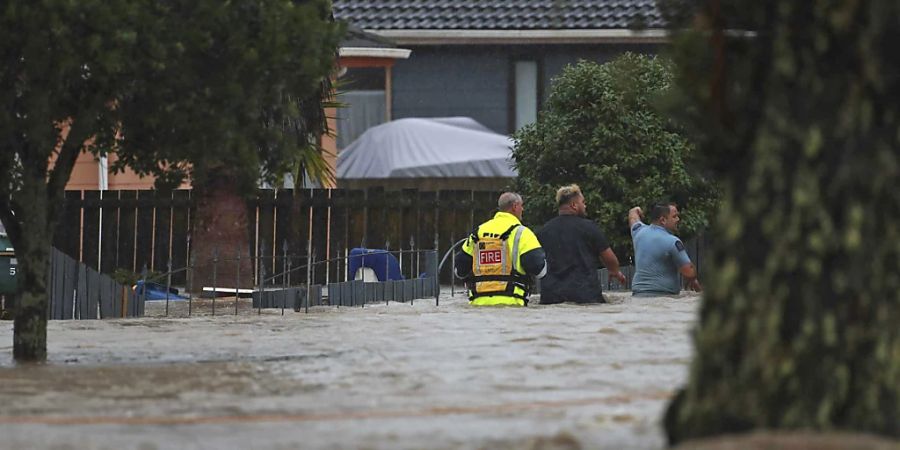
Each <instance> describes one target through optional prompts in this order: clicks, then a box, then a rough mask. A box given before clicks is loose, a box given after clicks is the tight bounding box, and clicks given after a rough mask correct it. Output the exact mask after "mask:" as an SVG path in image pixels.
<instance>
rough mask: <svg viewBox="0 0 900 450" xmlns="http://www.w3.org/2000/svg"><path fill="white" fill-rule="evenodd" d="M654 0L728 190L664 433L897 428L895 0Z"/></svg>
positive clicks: (702, 135) (899, 308) (685, 115)
mask: <svg viewBox="0 0 900 450" xmlns="http://www.w3.org/2000/svg"><path fill="white" fill-rule="evenodd" d="M720 3H721V4H720ZM662 4H663V6H664V7H665V8H666V9H667V10H668V11H672V12H677V13H676V14H672V15H671V16H670V20H671V23H672V25H673V26H674V27H676V28H679V29H680V28H684V29H685V30H687V31H685V32H683V33H678V34H677V35H676V39H675V42H674V48H673V50H674V51H673V53H674V55H675V61H676V63H677V65H678V68H679V74H678V82H677V84H678V86H679V88H678V92H680V93H681V95H682V96H683V98H684V99H685V104H686V105H687V107H684V108H681V109H680V110H679V111H677V114H678V115H679V116H680V117H681V119H682V121H683V123H684V124H685V125H686V126H687V127H689V128H690V129H691V130H692V132H693V133H694V135H695V136H696V141H697V142H698V150H699V154H700V155H701V157H702V158H703V160H704V161H706V162H707V163H708V164H709V166H710V167H712V168H713V169H714V170H715V171H716V172H717V173H718V174H721V183H722V190H723V200H722V202H721V208H720V210H719V212H718V215H717V216H716V217H715V219H714V222H713V239H712V242H713V245H712V247H711V249H710V255H709V256H708V258H707V261H708V262H709V265H708V268H709V269H710V271H709V272H708V273H707V277H706V280H705V288H706V290H705V292H704V296H703V303H702V306H701V311H700V319H699V324H698V326H697V329H696V331H695V333H694V345H695V347H696V352H695V355H696V356H695V358H694V361H693V363H692V365H691V369H690V379H689V381H688V384H687V386H686V387H685V388H684V389H683V390H682V391H681V392H680V393H679V394H678V395H677V396H676V398H675V400H674V401H673V403H672V404H671V405H670V406H669V409H668V412H667V417H666V429H667V431H668V434H669V438H670V441H672V442H678V441H681V440H684V439H689V438H695V437H702V436H708V435H715V434H724V433H735V432H742V431H747V430H751V429H758V428H767V429H813V430H834V429H844V430H856V431H864V432H873V433H880V434H885V435H889V436H894V437H897V436H900V327H898V324H900V221H898V218H900V190H898V189H897V188H896V184H897V180H898V175H900V158H898V155H900V152H898V146H900V141H898V130H900V103H898V99H900V57H898V53H897V50H896V42H897V39H898V37H900V26H898V25H900V20H898V18H900V4H898V3H897V2H896V1H893V0H871V1H867V2H855V1H824V2H759V1H732V2H719V1H710V2H703V3H702V4H701V3H698V2H683V1H666V2H663V3H662ZM685 11H687V12H689V13H688V14H683V12H685ZM692 13H696V14H692ZM690 27H693V28H690Z"/></svg>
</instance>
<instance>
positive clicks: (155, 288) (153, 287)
mask: <svg viewBox="0 0 900 450" xmlns="http://www.w3.org/2000/svg"><path fill="white" fill-rule="evenodd" d="M143 287H144V280H138V282H137V284H135V285H134V292H135V294H137V295H139V296H140V295H141V291H142V290H143ZM165 299H166V287H165V286H163V285H161V284H159V283H153V282H147V292H146V294H145V295H144V300H165ZM169 300H187V297H183V296H181V295H178V289H175V288H169Z"/></svg>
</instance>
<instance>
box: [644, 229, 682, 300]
mask: <svg viewBox="0 0 900 450" xmlns="http://www.w3.org/2000/svg"><path fill="white" fill-rule="evenodd" d="M631 240H632V241H633V242H634V266H635V274H634V279H633V280H632V282H631V292H632V294H634V295H672V294H678V293H679V292H681V280H680V278H679V276H678V269H679V268H680V267H681V266H683V265H685V264H689V263H690V262H691V258H690V257H689V256H688V254H687V251H686V250H685V248H684V244H683V243H682V242H681V239H678V238H677V237H675V236H674V235H672V233H669V231H668V230H666V229H665V228H663V227H661V226H659V225H656V224H652V225H646V224H644V223H643V222H637V223H635V224H634V225H633V226H632V227H631Z"/></svg>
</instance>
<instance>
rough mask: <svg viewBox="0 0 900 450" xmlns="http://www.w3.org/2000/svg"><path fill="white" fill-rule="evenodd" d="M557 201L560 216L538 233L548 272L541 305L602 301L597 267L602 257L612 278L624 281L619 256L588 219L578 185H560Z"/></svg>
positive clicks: (542, 283) (544, 281)
mask: <svg viewBox="0 0 900 450" xmlns="http://www.w3.org/2000/svg"><path fill="white" fill-rule="evenodd" d="M556 204H557V206H558V207H559V215H558V216H556V217H554V218H553V219H550V221H548V222H547V223H546V224H544V226H543V228H541V230H540V231H539V232H538V233H537V237H538V240H539V241H541V246H542V247H543V248H544V252H546V254H547V275H546V276H544V278H543V279H541V304H542V305H547V304H553V303H563V302H574V303H603V301H604V300H603V294H602V292H603V291H602V288H601V284H600V279H599V277H598V276H597V269H599V268H600V261H601V260H602V261H603V265H604V266H606V268H607V269H608V270H609V278H610V279H613V278H615V279H617V280H619V282H620V283H622V284H624V283H625V276H624V275H622V273H621V272H619V259H618V258H616V254H615V253H613V251H612V249H611V248H610V247H609V242H608V241H607V240H606V236H604V235H603V232H602V231H600V227H598V226H597V224H596V223H594V222H593V221H591V220H589V219H587V218H585V211H586V210H587V205H586V204H585V203H584V195H582V193H581V189H580V188H579V187H578V185H575V184H573V185H570V186H563V187H561V188H560V189H559V190H558V191H557V192H556Z"/></svg>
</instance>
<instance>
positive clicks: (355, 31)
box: [341, 23, 397, 48]
mask: <svg viewBox="0 0 900 450" xmlns="http://www.w3.org/2000/svg"><path fill="white" fill-rule="evenodd" d="M341 47H371V48H396V47H397V45H396V44H394V43H393V42H392V41H391V40H390V39H386V38H383V37H381V36H378V35H377V34H374V33H367V32H365V31H363V30H362V29H361V28H359V27H358V26H356V25H354V24H352V23H351V24H350V25H348V26H347V34H345V35H344V40H343V41H341Z"/></svg>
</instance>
